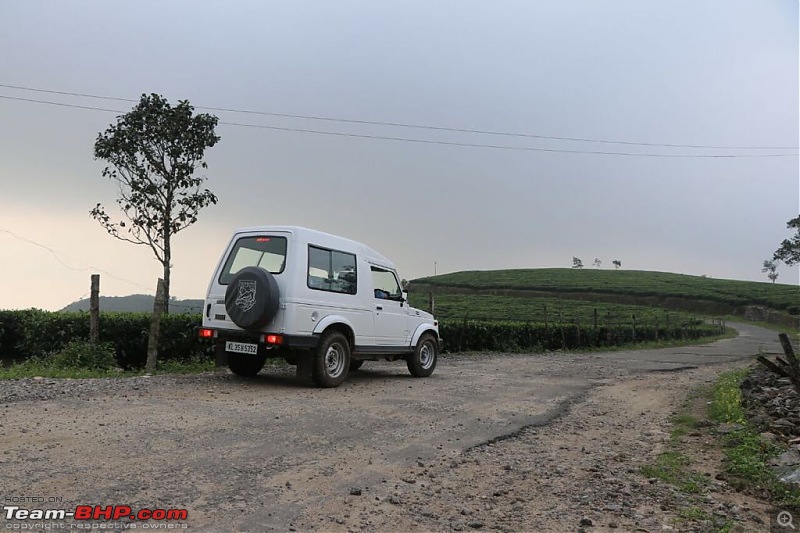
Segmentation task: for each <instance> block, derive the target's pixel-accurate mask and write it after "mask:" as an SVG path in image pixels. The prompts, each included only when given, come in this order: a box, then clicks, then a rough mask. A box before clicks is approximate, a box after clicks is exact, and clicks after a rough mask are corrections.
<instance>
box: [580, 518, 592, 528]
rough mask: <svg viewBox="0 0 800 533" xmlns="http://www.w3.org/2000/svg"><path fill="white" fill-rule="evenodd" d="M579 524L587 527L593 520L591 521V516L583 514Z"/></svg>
mask: <svg viewBox="0 0 800 533" xmlns="http://www.w3.org/2000/svg"><path fill="white" fill-rule="evenodd" d="M580 524H581V525H582V526H588V527H591V526H592V525H594V522H592V519H591V518H589V517H588V516H584V517H583V518H581V522H580Z"/></svg>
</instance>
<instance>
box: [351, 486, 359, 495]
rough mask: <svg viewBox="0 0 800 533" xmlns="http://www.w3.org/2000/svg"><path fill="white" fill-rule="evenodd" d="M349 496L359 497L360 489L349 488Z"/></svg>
mask: <svg viewBox="0 0 800 533" xmlns="http://www.w3.org/2000/svg"><path fill="white" fill-rule="evenodd" d="M350 496H361V489H359V488H358V487H350Z"/></svg>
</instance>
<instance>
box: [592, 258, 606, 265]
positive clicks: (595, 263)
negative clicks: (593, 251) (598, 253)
mask: <svg viewBox="0 0 800 533" xmlns="http://www.w3.org/2000/svg"><path fill="white" fill-rule="evenodd" d="M592 264H593V265H594V267H595V268H600V266H601V265H602V264H603V262H602V261H601V260H600V258H599V257H595V258H594V262H593V263H592Z"/></svg>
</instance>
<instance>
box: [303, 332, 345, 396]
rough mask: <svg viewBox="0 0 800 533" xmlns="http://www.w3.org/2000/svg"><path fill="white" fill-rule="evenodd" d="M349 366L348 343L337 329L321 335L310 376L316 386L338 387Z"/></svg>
mask: <svg viewBox="0 0 800 533" xmlns="http://www.w3.org/2000/svg"><path fill="white" fill-rule="evenodd" d="M349 368H350V343H349V342H347V337H345V336H344V335H342V334H341V333H339V332H338V331H330V332H328V333H326V334H325V335H323V336H322V339H320V342H319V344H318V345H317V349H316V350H315V352H314V361H313V363H312V368H311V378H312V379H313V380H314V383H315V384H316V385H317V386H318V387H326V388H330V387H338V386H339V385H341V384H342V382H343V381H344V380H345V378H346V377H347V371H348V370H349Z"/></svg>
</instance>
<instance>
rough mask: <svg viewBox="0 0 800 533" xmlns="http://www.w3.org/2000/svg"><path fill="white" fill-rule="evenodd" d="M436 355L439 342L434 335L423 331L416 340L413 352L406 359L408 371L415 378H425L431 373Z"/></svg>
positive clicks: (437, 354)
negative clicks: (417, 340)
mask: <svg viewBox="0 0 800 533" xmlns="http://www.w3.org/2000/svg"><path fill="white" fill-rule="evenodd" d="M438 356H439V344H438V342H437V341H436V337H435V336H434V335H433V334H431V333H425V334H423V335H422V337H420V339H419V342H417V346H416V347H415V348H414V353H413V354H412V355H410V356H408V359H407V360H406V362H407V363H408V371H409V372H411V375H412V376H414V377H415V378H426V377H428V376H430V375H431V374H433V369H434V368H436V360H437V359H438Z"/></svg>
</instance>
